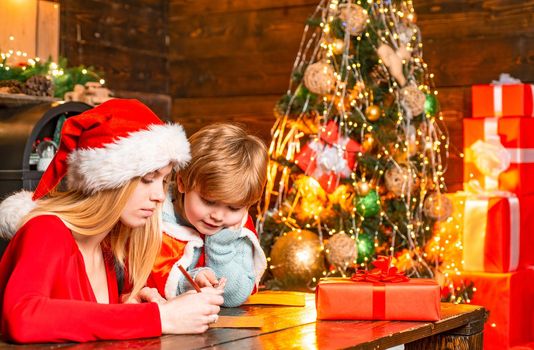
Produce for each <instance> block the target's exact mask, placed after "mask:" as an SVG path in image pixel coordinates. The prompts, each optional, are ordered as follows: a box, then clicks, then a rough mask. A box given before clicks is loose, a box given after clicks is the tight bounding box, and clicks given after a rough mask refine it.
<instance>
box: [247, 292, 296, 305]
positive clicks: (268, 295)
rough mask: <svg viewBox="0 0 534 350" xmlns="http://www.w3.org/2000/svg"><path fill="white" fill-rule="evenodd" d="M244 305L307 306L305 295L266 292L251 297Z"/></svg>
mask: <svg viewBox="0 0 534 350" xmlns="http://www.w3.org/2000/svg"><path fill="white" fill-rule="evenodd" d="M243 305H283V306H305V305H306V299H305V296H304V293H299V292H281V291H265V292H260V293H256V294H253V295H251V296H250V297H249V298H248V300H247V301H245V303H244V304H243Z"/></svg>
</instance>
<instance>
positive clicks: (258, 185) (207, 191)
mask: <svg viewBox="0 0 534 350" xmlns="http://www.w3.org/2000/svg"><path fill="white" fill-rule="evenodd" d="M189 143H190V145H191V161H190V162H189V164H188V166H186V167H185V168H183V169H182V170H180V171H179V172H177V174H176V175H177V179H176V180H177V181H180V180H181V182H182V183H183V186H184V190H185V192H189V191H192V190H195V191H198V192H199V193H200V194H201V195H203V196H205V197H206V198H209V199H210V200H214V201H220V202H223V203H229V204H232V205H239V206H242V207H250V206H251V205H252V204H254V203H255V202H257V201H258V200H259V199H260V198H261V195H262V193H263V188H264V187H265V182H266V181H267V164H268V162H269V156H268V153H267V147H266V146H265V144H264V143H263V141H262V140H261V139H260V138H258V137H256V136H253V135H249V134H247V132H246V131H245V130H244V129H243V128H242V127H240V126H239V125H236V124H230V123H215V124H211V125H209V126H206V127H204V128H202V129H200V130H199V131H197V132H196V133H194V134H193V135H192V136H191V137H190V138H189ZM175 207H176V209H177V210H178V212H179V213H180V214H181V215H182V217H184V212H183V195H182V194H181V193H176V205H175ZM184 218H185V217H184Z"/></svg>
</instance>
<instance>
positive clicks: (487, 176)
mask: <svg viewBox="0 0 534 350" xmlns="http://www.w3.org/2000/svg"><path fill="white" fill-rule="evenodd" d="M498 121H499V119H498V118H484V140H477V141H476V142H475V143H473V144H472V145H471V147H470V152H468V153H467V154H466V162H472V163H474V164H475V165H476V167H477V168H478V170H479V171H480V172H481V173H482V174H483V175H484V180H483V188H484V189H486V190H488V191H495V190H497V189H498V187H499V175H500V173H502V172H503V171H506V169H508V167H509V166H510V164H525V163H534V149H533V148H505V147H504V146H503V145H502V143H501V138H500V136H499V133H498Z"/></svg>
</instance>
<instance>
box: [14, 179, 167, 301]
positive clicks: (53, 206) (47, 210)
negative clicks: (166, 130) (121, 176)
mask: <svg viewBox="0 0 534 350" xmlns="http://www.w3.org/2000/svg"><path fill="white" fill-rule="evenodd" d="M139 181H140V178H138V177H137V178H134V179H132V180H130V182H129V183H127V184H126V185H124V186H122V187H120V188H118V189H113V190H102V191H99V192H96V193H94V194H90V195H88V194H84V193H82V192H80V191H76V190H74V191H68V192H51V193H49V194H48V196H47V197H46V198H43V199H41V200H39V201H38V202H37V207H36V208H35V209H33V210H32V211H31V212H30V213H28V215H26V216H25V217H24V219H23V220H22V222H23V223H24V222H27V221H28V220H30V219H31V218H34V217H36V216H39V215H55V216H57V217H59V218H60V219H61V220H62V221H63V222H64V223H65V226H67V227H68V228H69V229H70V230H72V231H73V232H76V233H79V234H82V235H87V236H92V235H97V234H102V233H104V232H110V234H109V235H108V236H107V237H106V240H105V241H104V243H106V244H108V245H109V247H110V250H111V251H112V253H113V255H114V256H115V258H116V260H117V262H118V263H119V264H121V266H123V267H124V263H125V260H127V263H128V270H129V279H130V280H129V281H130V283H131V284H132V286H133V289H132V295H135V294H137V293H138V292H139V291H140V290H141V289H142V288H143V286H144V285H145V283H146V280H147V278H148V275H149V274H150V271H151V269H152V265H153V263H154V261H155V259H156V255H157V253H158V252H159V249H160V247H161V230H160V225H159V220H158V217H159V216H160V211H161V204H158V206H157V207H158V208H157V212H155V213H154V215H152V216H151V217H150V219H149V220H148V221H147V223H146V224H145V225H144V226H142V227H138V228H131V227H128V226H125V225H123V224H122V222H121V221H120V216H121V213H122V211H123V209H124V207H125V205H126V202H127V201H128V199H129V198H130V196H131V195H132V193H133V192H134V190H135V188H136V186H137V185H138V183H139ZM126 257H127V259H126Z"/></svg>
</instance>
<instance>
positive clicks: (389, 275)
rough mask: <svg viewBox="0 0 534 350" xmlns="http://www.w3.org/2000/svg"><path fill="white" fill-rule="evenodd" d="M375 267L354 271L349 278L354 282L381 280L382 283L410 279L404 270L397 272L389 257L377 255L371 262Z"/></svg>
mask: <svg viewBox="0 0 534 350" xmlns="http://www.w3.org/2000/svg"><path fill="white" fill-rule="evenodd" d="M373 265H375V268H374V269H372V270H371V271H363V270H358V271H356V272H355V273H354V274H353V275H352V277H351V279H352V280H353V281H356V282H363V281H365V282H383V283H399V282H407V281H409V280H410V278H408V277H407V276H406V275H404V272H399V270H398V269H397V268H396V267H395V266H391V257H386V256H379V257H378V259H376V260H375V261H374V262H373Z"/></svg>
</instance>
